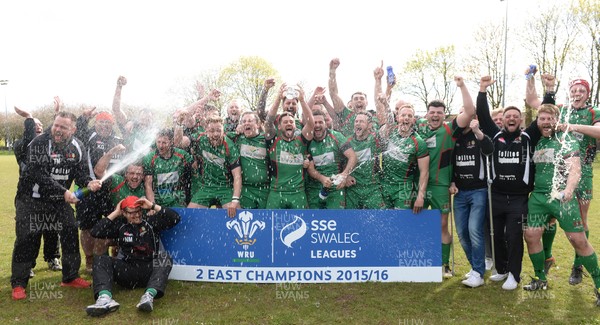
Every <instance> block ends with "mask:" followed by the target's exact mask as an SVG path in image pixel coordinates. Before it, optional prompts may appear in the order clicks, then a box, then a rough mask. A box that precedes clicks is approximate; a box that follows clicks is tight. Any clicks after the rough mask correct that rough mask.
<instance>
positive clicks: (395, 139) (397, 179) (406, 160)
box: [382, 132, 429, 186]
mask: <svg viewBox="0 0 600 325" xmlns="http://www.w3.org/2000/svg"><path fill="white" fill-rule="evenodd" d="M382 140H383V141H385V142H383V141H382V142H383V145H384V147H385V151H384V152H383V161H382V166H383V170H382V172H383V183H384V184H386V185H391V186H398V184H405V183H412V182H413V180H414V177H415V175H416V172H417V171H418V167H419V166H418V160H419V158H423V157H426V156H427V155H428V154H429V152H428V150H427V145H426V144H425V141H424V140H423V139H421V137H420V136H419V135H418V134H416V133H414V132H413V133H412V134H411V135H410V136H408V137H406V138H403V137H402V136H400V134H399V133H398V132H393V133H391V134H390V136H389V138H388V139H387V140H384V139H382ZM411 186H412V185H411Z"/></svg>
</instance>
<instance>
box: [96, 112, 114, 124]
mask: <svg viewBox="0 0 600 325" xmlns="http://www.w3.org/2000/svg"><path fill="white" fill-rule="evenodd" d="M96 121H111V122H113V123H114V122H115V119H114V118H113V116H112V115H111V114H110V113H109V112H100V113H98V115H96Z"/></svg>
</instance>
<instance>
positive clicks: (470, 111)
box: [454, 76, 475, 128]
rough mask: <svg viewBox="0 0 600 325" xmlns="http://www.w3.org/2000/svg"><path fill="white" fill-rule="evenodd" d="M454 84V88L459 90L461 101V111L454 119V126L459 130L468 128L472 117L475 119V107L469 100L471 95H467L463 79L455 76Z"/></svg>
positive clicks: (467, 91)
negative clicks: (459, 128)
mask: <svg viewBox="0 0 600 325" xmlns="http://www.w3.org/2000/svg"><path fill="white" fill-rule="evenodd" d="M454 82H456V87H458V88H459V89H460V94H461V95H462V99H463V111H462V112H461V113H460V114H458V116H457V117H456V124H457V125H458V126H459V127H461V128H466V127H467V126H469V123H471V120H472V119H473V117H475V105H474V104H473V99H472V98H471V94H469V90H468V89H467V86H466V85H465V80H464V79H463V77H461V76H455V77H454Z"/></svg>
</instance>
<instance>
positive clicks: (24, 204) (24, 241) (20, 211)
mask: <svg viewBox="0 0 600 325" xmlns="http://www.w3.org/2000/svg"><path fill="white" fill-rule="evenodd" d="M15 207H16V212H17V213H16V215H17V216H16V223H15V233H16V239H15V246H14V249H13V254H12V275H11V277H10V283H11V285H12V287H13V288H14V287H17V286H21V287H27V284H28V282H29V272H30V271H31V268H32V267H33V266H34V264H35V259H36V257H37V256H38V254H39V250H40V244H41V238H42V234H43V233H44V232H47V231H54V232H58V234H59V238H60V246H61V250H62V266H63V269H62V281H63V282H71V281H73V280H75V279H76V278H78V277H79V267H80V266H81V256H80V255H79V236H78V232H77V225H76V223H75V216H74V213H73V208H71V206H70V205H69V204H67V203H66V202H43V201H39V200H35V199H29V198H25V199H22V198H17V199H16V200H15Z"/></svg>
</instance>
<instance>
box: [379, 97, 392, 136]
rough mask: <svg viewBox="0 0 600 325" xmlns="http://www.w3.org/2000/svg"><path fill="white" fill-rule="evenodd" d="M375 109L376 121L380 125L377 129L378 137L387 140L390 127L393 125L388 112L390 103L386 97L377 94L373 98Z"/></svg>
mask: <svg viewBox="0 0 600 325" xmlns="http://www.w3.org/2000/svg"><path fill="white" fill-rule="evenodd" d="M375 98H376V100H375V108H376V109H377V119H378V120H379V121H380V123H381V125H380V127H379V136H381V137H382V138H383V139H387V138H388V136H389V134H390V131H391V128H392V125H393V124H394V123H393V122H394V120H393V114H391V112H390V102H389V100H388V98H387V96H386V95H385V94H383V93H379V94H377V97H375Z"/></svg>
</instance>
